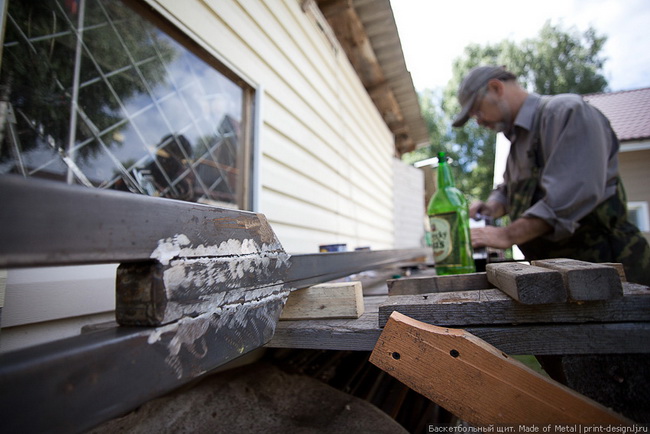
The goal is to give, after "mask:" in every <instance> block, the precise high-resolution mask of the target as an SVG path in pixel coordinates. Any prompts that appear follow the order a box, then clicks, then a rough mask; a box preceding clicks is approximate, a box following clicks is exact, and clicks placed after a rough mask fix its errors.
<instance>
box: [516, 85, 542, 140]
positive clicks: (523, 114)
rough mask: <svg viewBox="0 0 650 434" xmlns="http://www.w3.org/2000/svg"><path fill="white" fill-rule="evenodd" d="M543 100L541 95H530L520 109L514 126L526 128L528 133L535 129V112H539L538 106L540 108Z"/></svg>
mask: <svg viewBox="0 0 650 434" xmlns="http://www.w3.org/2000/svg"><path fill="white" fill-rule="evenodd" d="M541 99H542V98H541V96H540V95H539V94H536V93H530V94H528V96H527V97H526V100H525V101H524V103H523V104H522V106H521V108H520V109H519V113H517V117H516V118H515V122H514V125H515V126H516V127H520V128H524V129H526V130H528V131H530V130H531V129H532V128H533V122H534V121H535V112H536V111H537V106H539V103H540V101H541Z"/></svg>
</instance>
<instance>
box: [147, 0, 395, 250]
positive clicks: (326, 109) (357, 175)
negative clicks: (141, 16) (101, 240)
mask: <svg viewBox="0 0 650 434" xmlns="http://www.w3.org/2000/svg"><path fill="white" fill-rule="evenodd" d="M149 3H151V4H153V5H154V6H156V4H158V5H160V6H162V7H163V8H164V10H165V11H166V13H167V14H168V15H170V16H171V17H172V18H173V19H175V20H178V21H179V22H180V23H182V25H183V26H185V27H186V28H188V29H191V33H193V35H191V36H194V35H196V36H195V37H196V38H197V39H198V40H199V41H200V42H201V43H202V44H203V45H204V46H208V47H209V48H210V49H211V50H212V51H213V52H215V53H217V54H218V56H219V57H220V58H221V59H225V61H226V63H227V64H229V65H231V66H233V67H234V70H235V72H236V73H237V72H239V73H243V75H244V76H245V77H246V78H247V80H249V81H250V82H251V83H253V84H255V85H259V86H262V88H263V89H264V95H263V97H262V106H263V109H262V116H263V119H262V124H261V125H262V128H261V131H260V147H261V152H262V161H261V169H260V182H261V197H260V209H259V211H260V212H262V213H264V214H266V215H267V217H269V219H270V220H271V221H272V222H274V223H272V224H274V229H275V226H276V225H278V226H280V227H281V228H284V229H283V232H285V235H286V237H287V238H286V239H284V238H283V237H282V236H281V237H280V240H281V241H282V242H283V244H284V245H285V248H286V249H287V250H288V251H295V250H298V251H315V250H316V249H317V247H318V242H314V241H315V240H316V239H323V240H324V241H323V243H329V242H330V241H332V239H334V240H335V241H333V242H338V241H336V239H338V238H346V239H347V240H348V241H349V243H348V244H350V243H354V244H355V245H357V244H356V243H359V244H362V245H377V246H381V247H382V248H387V247H390V246H392V243H393V241H394V240H393V238H394V236H393V195H392V190H393V188H392V157H393V152H394V150H393V137H392V134H391V132H390V131H389V130H388V128H387V126H386V125H385V123H384V122H383V120H382V118H381V115H380V114H379V113H378V112H377V110H376V108H375V107H374V105H373V103H372V101H371V99H370V97H369V96H368V94H367V92H366V91H365V89H364V88H363V86H362V84H361V82H360V81H359V78H358V77H357V76H356V73H355V72H354V69H353V68H352V66H351V65H350V63H349V62H348V60H347V58H346V57H345V54H344V53H343V51H342V50H340V48H339V47H332V46H331V45H330V43H329V41H328V40H327V39H326V38H325V37H324V35H323V34H322V31H321V30H320V29H319V28H318V26H317V25H316V24H315V23H314V22H312V20H311V18H310V17H309V16H308V15H306V14H304V13H303V12H302V10H301V9H300V2H299V1H298V0H286V1H275V2H273V3H272V4H271V3H264V2H259V1H244V0H239V1H235V0H230V1H223V0H222V1H216V0H214V1H204V2H200V1H198V0H197V1H184V2H177V1H175V0H160V1H157V2H156V1H154V0H149ZM160 6H158V7H160ZM305 231H307V232H309V231H313V233H314V234H315V235H314V237H306V236H305ZM279 236H280V235H279ZM301 240H309V241H307V242H303V241H301ZM371 241H372V242H371ZM307 244H309V246H307ZM312 244H313V245H312ZM306 247H309V248H308V249H307V250H304V249H305V248H306ZM351 247H352V246H351ZM373 247H374V246H373ZM352 248H353V247H352Z"/></svg>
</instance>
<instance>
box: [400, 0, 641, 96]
mask: <svg viewBox="0 0 650 434" xmlns="http://www.w3.org/2000/svg"><path fill="white" fill-rule="evenodd" d="M391 7H392V8H393V14H394V15H395V21H396V23H397V28H398V32H399V35H400V40H401V43H402V49H403V51H404V58H405V60H406V66H407V69H408V70H409V71H410V72H411V76H412V78H413V84H414V85H415V88H416V90H418V91H422V90H424V89H427V88H428V89H435V88H437V87H444V86H445V85H446V84H447V82H448V81H449V79H450V78H451V64H452V61H453V59H454V58H456V57H459V56H461V55H462V54H463V49H464V48H465V46H467V45H468V44H470V43H478V44H480V45H483V46H484V45H486V44H488V43H490V44H494V43H497V42H501V41H502V40H504V39H509V40H513V41H515V42H519V41H521V40H523V39H527V38H535V37H537V36H538V34H539V31H540V30H541V28H542V26H543V25H544V23H545V22H546V21H548V20H550V21H551V24H553V25H561V26H562V29H564V31H569V30H577V31H578V32H580V33H583V32H584V31H585V30H587V29H588V28H589V26H591V27H593V28H594V29H595V30H596V33H597V34H598V35H599V36H603V35H604V36H607V37H608V39H607V42H606V44H605V46H604V48H603V51H602V54H603V55H604V57H605V58H606V59H607V60H606V61H605V65H604V75H605V78H606V79H607V81H608V83H609V91H612V92H614V91H620V90H631V89H639V88H643V87H650V1H649V0H544V1H530V0H492V1H486V0H391Z"/></svg>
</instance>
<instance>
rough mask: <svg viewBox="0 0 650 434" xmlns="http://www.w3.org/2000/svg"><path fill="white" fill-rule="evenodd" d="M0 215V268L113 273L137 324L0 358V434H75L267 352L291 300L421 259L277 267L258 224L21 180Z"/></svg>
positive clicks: (281, 257)
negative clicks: (296, 293) (97, 267)
mask: <svg viewBox="0 0 650 434" xmlns="http://www.w3.org/2000/svg"><path fill="white" fill-rule="evenodd" d="M0 203H1V204H2V208H0V239H1V240H2V243H1V244H0V267H23V266H37V265H69V264H90V263H106V262H120V263H121V265H120V269H122V275H121V276H119V275H118V285H117V288H116V296H117V300H118V303H117V310H118V320H120V322H121V323H122V324H144V325H145V326H141V327H134V326H129V325H122V326H119V327H112V328H110V329H107V330H102V331H95V332H91V333H88V334H83V335H80V336H76V337H72V338H68V339H63V340H60V341H55V342H51V343H48V344H45V345H40V346H36V347H32V348H27V349H23V350H18V351H15V352H10V353H6V354H3V355H0V408H2V409H3V417H0V432H66V433H68V432H82V431H85V430H87V429H89V428H92V427H93V426H95V425H97V424H99V423H101V422H103V421H105V420H108V419H110V418H112V417H116V416H119V415H121V414H124V413H126V412H128V411H130V410H132V409H134V408H135V407H137V406H138V405H140V404H142V403H143V402H146V401H147V400H149V399H152V398H154V397H156V396H160V395H162V394H164V393H166V392H169V391H171V390H173V389H175V388H177V387H179V386H180V385H182V384H185V383H187V382H189V381H191V380H193V379H195V378H198V377H200V376H202V375H204V374H206V373H208V372H210V371H211V370H213V369H215V368H217V367H219V366H221V365H223V364H224V363H226V362H228V361H230V360H233V359H235V358H237V357H239V356H241V355H243V354H245V353H247V352H249V351H251V350H253V349H255V348H258V347H260V346H262V345H264V344H265V343H267V342H268V341H269V340H270V339H271V338H272V336H273V333H274V331H275V327H276V325H277V321H278V318H279V316H280V313H281V311H282V307H283V306H284V302H285V300H286V297H287V296H288V294H289V292H290V291H291V290H293V289H296V288H302V287H306V286H310V285H313V284H317V283H322V282H326V281H329V280H332V279H336V278H339V277H343V276H347V275H350V274H353V273H357V272H360V271H363V270H368V269H373V268H379V267H382V266H385V265H389V264H395V263H398V262H401V261H409V260H412V259H415V258H418V257H422V256H425V255H426V254H427V250H426V249H411V250H384V251H361V252H343V253H322V254H314V255H294V256H289V255H288V254H286V253H285V252H284V250H283V249H282V246H281V244H280V242H279V240H278V239H277V237H276V236H275V234H274V232H273V230H272V229H271V228H270V226H269V225H268V222H267V221H266V218H265V217H264V216H263V215H262V214H257V213H251V212H245V211H236V210H229V209H220V208H215V207H210V206H204V205H199V204H195V203H188V202H180V201H175V200H170V199H159V198H152V197H147V196H140V195H134V194H131V193H123V192H115V191H106V190H97V189H91V188H86V187H79V186H69V185H65V184H62V183H56V182H51V181H42V180H35V179H25V178H22V177H19V176H2V177H0ZM233 270H235V272H233ZM190 274H191V275H192V276H194V277H193V278H192V279H185V277H186V276H188V275H190ZM196 276H198V278H196ZM199 301H200V302H199ZM138 309H139V310H138ZM152 312H153V313H152ZM134 318H135V319H134ZM143 318H144V319H143Z"/></svg>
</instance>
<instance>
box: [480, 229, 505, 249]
mask: <svg viewBox="0 0 650 434" xmlns="http://www.w3.org/2000/svg"><path fill="white" fill-rule="evenodd" d="M471 231H472V232H471V237H472V247H474V248H477V247H494V248H495V249H507V248H509V247H512V245H513V244H514V243H513V242H512V241H511V240H510V238H509V237H508V232H507V231H506V228H499V227H496V226H485V227H483V228H473V229H472V230H471Z"/></svg>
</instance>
